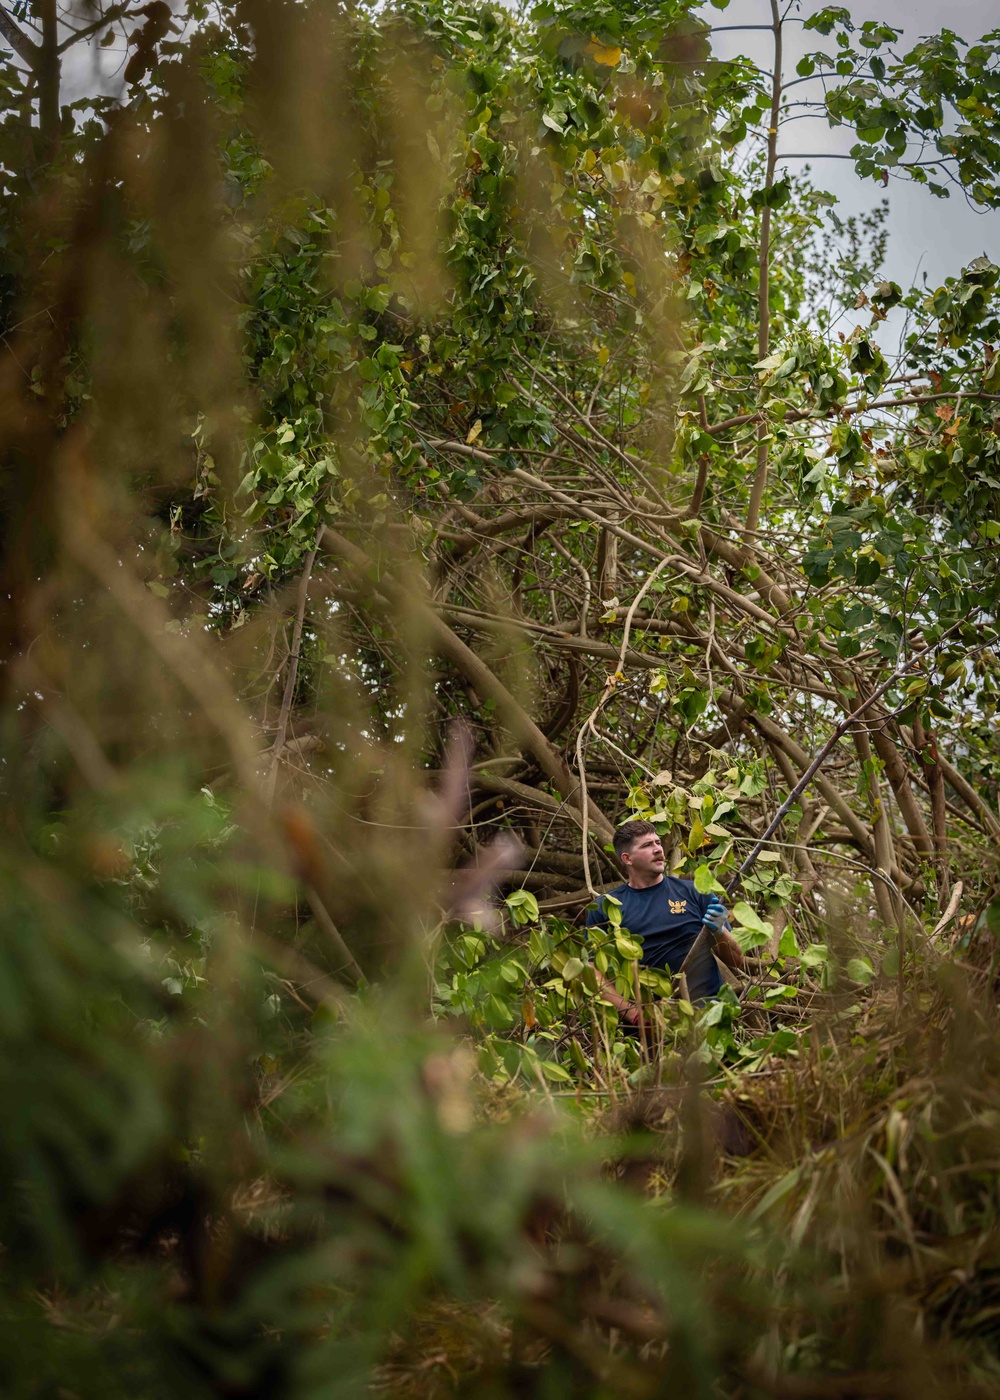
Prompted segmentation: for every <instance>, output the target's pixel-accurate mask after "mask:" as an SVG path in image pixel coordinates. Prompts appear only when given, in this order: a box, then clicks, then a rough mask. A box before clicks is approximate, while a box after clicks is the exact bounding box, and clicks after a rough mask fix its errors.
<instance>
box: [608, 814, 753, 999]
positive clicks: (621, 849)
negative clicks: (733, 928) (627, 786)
mask: <svg viewBox="0 0 1000 1400" xmlns="http://www.w3.org/2000/svg"><path fill="white" fill-rule="evenodd" d="M614 847H615V854H616V856H617V857H618V859H619V861H620V862H621V865H622V868H623V869H624V871H625V873H626V875H627V877H628V883H627V884H624V885H619V886H618V887H617V888H616V889H613V890H611V891H610V893H611V894H612V895H613V896H614V898H615V899H617V900H619V901H620V902H621V907H622V909H621V913H622V927H623V928H626V929H628V931H629V933H631V934H635V935H637V936H639V937H641V938H642V940H643V944H642V962H643V963H644V964H645V966H647V967H655V968H660V969H662V970H664V971H666V972H672V973H676V972H679V971H680V968H681V965H682V964H683V962H684V959H685V958H686V957H687V955H688V953H689V952H690V950H691V947H692V945H693V944H694V941H695V939H696V938H697V937H698V934H699V933H700V931H701V928H702V925H703V924H707V925H708V927H709V930H710V932H711V934H712V937H710V938H708V939H703V940H702V945H701V948H700V950H699V953H698V954H696V956H695V959H694V961H693V963H692V964H691V966H689V967H688V968H687V971H686V974H685V975H686V977H687V983H688V994H689V995H690V997H691V1000H692V1001H701V1000H703V999H704V998H705V997H712V996H715V995H716V994H717V993H718V991H719V989H720V988H721V986H722V975H721V973H720V972H719V968H718V965H717V964H716V961H715V958H714V957H713V956H712V944H713V943H714V945H715V949H714V950H715V952H716V954H717V955H718V956H719V957H720V958H721V959H722V961H723V962H724V963H726V964H727V966H729V967H732V968H742V966H743V952H742V949H741V948H740V945H739V944H738V943H737V942H736V940H735V938H734V937H733V936H732V934H731V933H730V932H729V929H728V915H727V914H726V910H725V908H724V907H723V905H722V904H720V902H719V900H718V899H717V898H716V896H715V895H707V894H699V893H698V892H697V890H696V889H695V888H694V886H693V885H692V883H691V881H690V880H678V879H675V878H674V877H673V876H672V875H664V873H663V871H664V867H665V865H666V858H665V856H664V854H663V845H662V843H661V841H660V838H659V836H657V834H656V828H655V827H654V826H653V824H652V822H647V821H631V822H625V824H624V825H623V826H620V827H619V828H618V830H617V831H616V832H615V835H614ZM607 925H608V917H607V912H606V908H605V905H604V898H603V896H602V898H601V900H600V901H599V902H598V907H597V908H596V909H592V910H591V911H590V913H589V914H588V915H587V927H588V928H594V927H600V928H606V927H607ZM603 993H604V998H605V1000H607V1001H609V1002H611V1004H612V1006H614V1007H616V1008H617V1010H618V1013H619V1015H621V1016H623V1017H624V1019H625V1020H626V1021H628V1022H629V1023H630V1024H631V1025H637V1024H638V1022H639V1015H640V1012H639V1008H638V1007H637V1006H636V1004H635V1002H633V1001H629V1000H628V999H627V998H626V997H623V996H620V995H619V994H618V992H617V991H616V990H615V989H614V987H613V986H612V984H611V983H610V982H608V981H606V982H605V984H604V989H603Z"/></svg>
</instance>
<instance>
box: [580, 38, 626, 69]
mask: <svg viewBox="0 0 1000 1400" xmlns="http://www.w3.org/2000/svg"><path fill="white" fill-rule="evenodd" d="M587 53H589V54H590V56H591V58H592V59H593V60H594V62H595V63H603V65H604V67H605V68H617V67H618V64H619V62H620V61H621V56H622V51H621V49H619V48H615V47H614V45H612V44H604V43H602V42H601V40H600V39H598V37H597V35H596V34H591V36H590V43H589V44H588V45H587Z"/></svg>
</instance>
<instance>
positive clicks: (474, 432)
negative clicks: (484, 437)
mask: <svg viewBox="0 0 1000 1400" xmlns="http://www.w3.org/2000/svg"><path fill="white" fill-rule="evenodd" d="M482 431H483V420H482V419H481V418H477V419H476V421H475V422H474V423H473V425H472V427H471V428H470V429H469V435H468V437H467V438H466V439H465V442H466V446H468V445H469V444H470V443H473V442H475V440H476V438H477V437H478V436H479V434H480V433H481V432H482Z"/></svg>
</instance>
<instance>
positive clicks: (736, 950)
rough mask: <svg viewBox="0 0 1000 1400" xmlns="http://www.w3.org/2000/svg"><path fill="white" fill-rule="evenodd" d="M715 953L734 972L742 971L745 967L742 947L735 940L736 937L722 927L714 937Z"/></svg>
mask: <svg viewBox="0 0 1000 1400" xmlns="http://www.w3.org/2000/svg"><path fill="white" fill-rule="evenodd" d="M714 951H715V955H716V957H717V958H719V959H720V960H721V961H722V962H724V963H725V964H726V966H727V967H731V968H732V969H733V971H734V972H742V971H743V970H744V968H745V967H746V959H745V958H744V957H743V949H742V948H741V947H740V945H739V944H738V943H737V942H736V939H735V938H734V937H733V935H732V934H731V933H730V932H729V930H728V929H727V928H724V929H723V930H722V932H721V933H719V934H717V935H716V938H715V949H714Z"/></svg>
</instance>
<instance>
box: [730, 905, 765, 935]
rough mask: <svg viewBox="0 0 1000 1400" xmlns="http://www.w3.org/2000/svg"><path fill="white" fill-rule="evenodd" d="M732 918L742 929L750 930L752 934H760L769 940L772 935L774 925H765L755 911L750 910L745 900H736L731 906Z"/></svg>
mask: <svg viewBox="0 0 1000 1400" xmlns="http://www.w3.org/2000/svg"><path fill="white" fill-rule="evenodd" d="M733 918H734V919H735V920H736V921H737V923H739V924H741V925H742V926H743V928H746V929H751V930H752V931H753V932H754V933H762V934H764V936H765V937H766V938H770V937H771V935H772V934H773V933H774V925H773V924H766V923H765V922H764V920H763V919H762V918H761V917H760V915H759V914H758V913H757V912H756V910H754V909H751V907H750V905H749V904H747V903H746V901H745V900H742V899H738V900H737V901H736V903H735V904H734V905H733Z"/></svg>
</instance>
